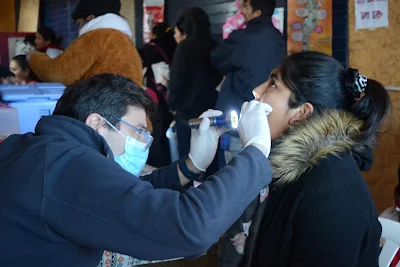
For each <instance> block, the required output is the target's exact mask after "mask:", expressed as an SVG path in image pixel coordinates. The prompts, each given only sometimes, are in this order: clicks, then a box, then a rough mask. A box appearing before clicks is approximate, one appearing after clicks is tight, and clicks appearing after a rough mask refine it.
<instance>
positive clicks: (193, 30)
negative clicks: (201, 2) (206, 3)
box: [176, 7, 211, 37]
mask: <svg viewBox="0 0 400 267" xmlns="http://www.w3.org/2000/svg"><path fill="white" fill-rule="evenodd" d="M176 27H177V28H178V30H179V31H180V32H181V33H184V34H186V35H187V36H188V37H190V36H196V35H210V33H211V32H210V27H211V23H210V18H209V17H208V15H207V13H206V12H205V11H204V10H203V9H201V8H198V7H192V8H189V9H186V10H185V11H184V12H183V14H182V16H181V17H180V18H179V19H178V21H177V23H176Z"/></svg>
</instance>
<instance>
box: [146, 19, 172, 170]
mask: <svg viewBox="0 0 400 267" xmlns="http://www.w3.org/2000/svg"><path fill="white" fill-rule="evenodd" d="M150 39H151V40H150V42H149V43H148V44H146V45H144V46H143V48H142V51H141V55H142V59H143V65H144V67H145V68H146V73H145V76H144V78H145V82H146V86H147V88H149V89H148V90H151V91H152V93H153V94H154V95H156V96H157V98H156V99H157V102H158V103H157V113H156V114H154V115H153V116H152V117H151V118H150V119H151V122H152V124H153V136H154V142H153V145H152V146H151V149H150V155H149V160H148V164H149V165H151V166H154V167H158V168H160V167H164V166H167V165H169V164H170V163H171V159H170V149H169V142H168V138H167V136H166V132H167V130H168V128H169V125H170V124H171V122H172V120H173V115H172V113H170V111H169V107H168V104H167V100H166V87H165V86H163V85H162V84H161V83H157V82H156V79H155V77H154V73H153V69H152V66H153V64H157V63H160V62H164V63H165V64H166V65H168V66H169V65H170V64H171V62H172V58H173V56H174V52H175V48H176V43H175V40H174V37H173V30H172V28H170V27H168V25H167V24H165V23H160V24H157V25H155V26H154V27H153V29H152V32H151V34H150Z"/></svg>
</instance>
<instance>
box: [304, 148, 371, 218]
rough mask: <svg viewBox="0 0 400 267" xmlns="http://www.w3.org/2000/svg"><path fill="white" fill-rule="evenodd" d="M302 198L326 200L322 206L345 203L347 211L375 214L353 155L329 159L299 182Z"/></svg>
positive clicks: (366, 187)
mask: <svg viewBox="0 0 400 267" xmlns="http://www.w3.org/2000/svg"><path fill="white" fill-rule="evenodd" d="M299 180H300V181H299V182H301V183H302V195H303V197H304V198H307V197H309V196H312V195H317V196H318V195H320V196H324V197H321V198H320V201H319V203H321V204H324V203H325V204H326V205H329V203H331V202H334V203H342V204H343V208H355V209H362V210H369V211H370V212H373V211H374V210H375V208H374V204H373V200H372V197H371V193H370V191H369V188H368V185H367V184H366V182H365V180H364V177H363V175H362V173H361V172H360V170H359V166H358V165H357V162H356V161H355V159H354V157H353V155H351V154H350V153H349V154H345V155H341V156H340V157H339V156H333V155H331V156H328V157H326V158H324V159H322V160H321V161H320V162H319V163H317V164H316V165H315V166H314V167H313V168H312V169H311V170H310V171H309V172H307V173H305V174H303V176H302V177H301V178H300V179H299Z"/></svg>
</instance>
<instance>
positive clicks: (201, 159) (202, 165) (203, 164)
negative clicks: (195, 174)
mask: <svg viewBox="0 0 400 267" xmlns="http://www.w3.org/2000/svg"><path fill="white" fill-rule="evenodd" d="M222 114H223V113H222V112H221V111H217V110H211V109H210V110H208V111H206V112H204V113H203V114H201V116H200V118H204V119H203V121H202V122H201V124H200V127H199V129H196V130H192V137H191V139H190V152H189V158H190V159H191V160H192V162H193V165H194V166H195V167H196V168H197V169H199V170H200V171H202V172H205V171H206V170H207V168H208V167H209V166H210V165H211V163H212V161H213V160H214V158H215V155H216V153H217V148H218V140H219V138H220V137H221V135H223V134H224V133H226V132H229V130H228V129H225V128H222V127H210V124H211V122H210V120H209V119H208V118H209V117H218V116H221V115H222Z"/></svg>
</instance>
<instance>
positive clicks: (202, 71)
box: [168, 35, 222, 120]
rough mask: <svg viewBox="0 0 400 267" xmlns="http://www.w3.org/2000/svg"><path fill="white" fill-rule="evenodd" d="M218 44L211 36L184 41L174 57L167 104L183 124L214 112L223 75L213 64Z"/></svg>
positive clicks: (194, 37) (195, 37)
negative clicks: (212, 51) (212, 60)
mask: <svg viewBox="0 0 400 267" xmlns="http://www.w3.org/2000/svg"><path fill="white" fill-rule="evenodd" d="M215 47H216V43H215V42H214V41H213V40H212V39H211V36H209V35H196V36H192V37H188V38H186V40H184V41H182V42H181V43H180V44H179V45H178V47H177V49H176V51H175V55H174V59H173V62H172V67H171V79H170V83H169V85H168V90H169V96H168V104H169V107H170V108H171V110H173V111H176V112H177V116H178V117H179V118H181V119H184V120H189V119H191V118H197V117H198V116H200V115H201V113H203V112H204V111H206V110H208V109H210V108H214V107H215V104H216V101H217V97H218V92H217V91H216V88H217V86H218V85H219V83H220V82H221V80H222V75H221V74H220V73H219V72H218V70H217V69H216V68H215V67H214V66H213V64H212V63H211V50H213V49H214V48H215Z"/></svg>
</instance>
